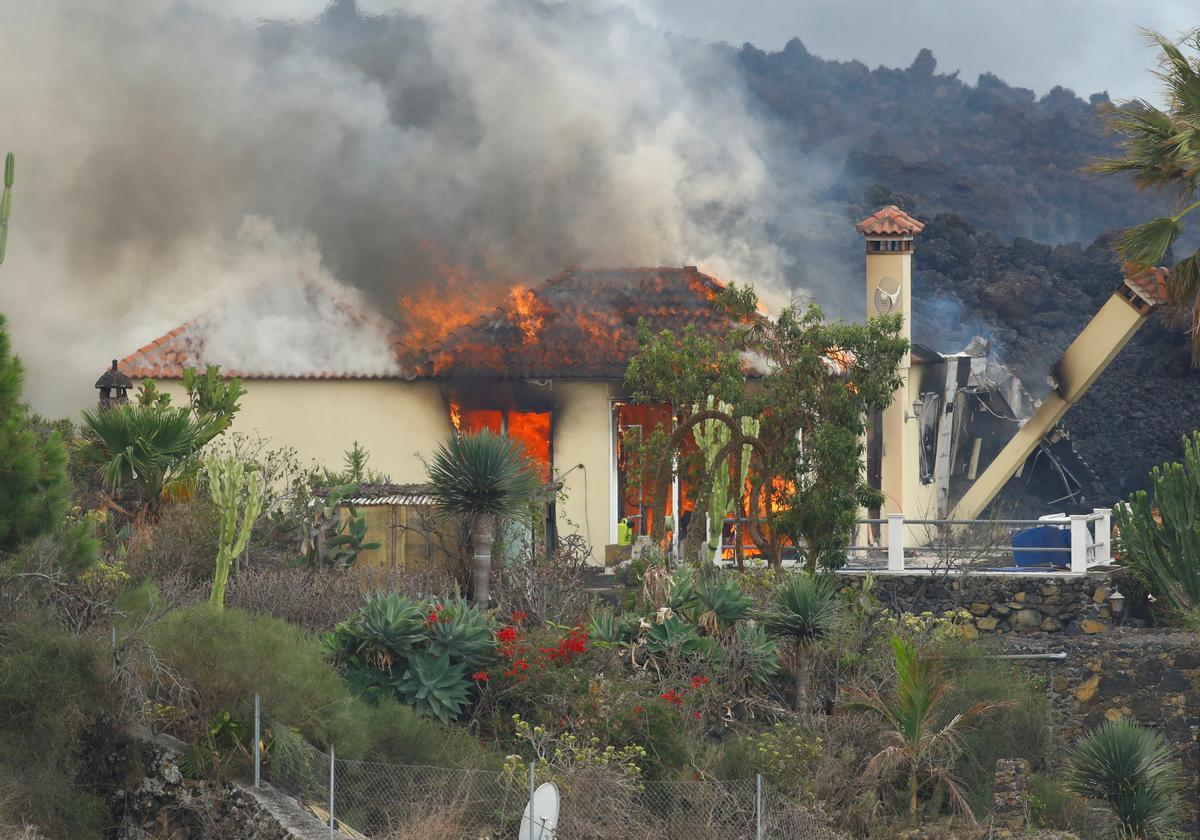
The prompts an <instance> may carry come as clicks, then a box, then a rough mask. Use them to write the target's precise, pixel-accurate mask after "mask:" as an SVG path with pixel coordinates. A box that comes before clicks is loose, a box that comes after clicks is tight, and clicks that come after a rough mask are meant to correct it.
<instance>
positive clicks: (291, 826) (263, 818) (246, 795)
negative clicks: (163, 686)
mask: <svg viewBox="0 0 1200 840" xmlns="http://www.w3.org/2000/svg"><path fill="white" fill-rule="evenodd" d="M186 750H187V746H186V745H185V744H183V743H182V742H179V741H177V740H175V739H173V738H170V737H167V736H163V735H159V736H151V735H149V733H142V734H140V735H138V736H136V737H131V738H120V739H118V741H117V743H116V746H115V749H114V750H112V751H111V752H110V754H109V755H108V756H107V757H106V759H105V760H106V761H107V762H108V763H109V764H110V765H113V766H116V765H129V764H130V763H134V764H135V765H138V767H137V769H138V770H140V772H139V773H137V774H136V778H135V779H134V781H135V782H136V783H135V784H129V785H127V786H126V788H125V789H120V790H115V791H111V792H109V794H108V799H109V807H110V811H111V813H112V815H113V818H114V820H115V821H116V822H117V823H118V824H120V825H121V826H122V829H121V831H120V833H118V835H117V836H118V837H128V838H143V837H188V838H196V840H328V838H330V837H334V838H341V839H342V840H345V835H344V834H342V833H340V832H335V833H330V831H329V828H328V826H325V825H323V824H322V823H321V822H320V821H319V820H317V819H316V818H315V817H313V816H312V815H311V814H309V813H308V812H306V811H304V810H303V809H302V808H301V807H300V806H299V805H298V804H297V803H296V802H295V801H294V800H292V799H290V798H289V797H287V796H285V795H283V794H282V793H280V792H279V791H276V790H274V789H273V788H271V787H270V786H269V785H263V787H262V788H258V789H255V788H253V787H250V786H247V785H243V784H241V783H239V782H237V781H233V780H225V781H207V780H203V781H195V780H191V779H187V778H185V777H184V775H183V773H182V771H181V770H180V763H181V762H182V760H183V756H184V755H185V753H186ZM126 775H128V773H127V774H126Z"/></svg>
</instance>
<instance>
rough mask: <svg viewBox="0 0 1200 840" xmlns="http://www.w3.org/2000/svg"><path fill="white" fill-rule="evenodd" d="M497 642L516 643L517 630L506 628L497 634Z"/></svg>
mask: <svg viewBox="0 0 1200 840" xmlns="http://www.w3.org/2000/svg"><path fill="white" fill-rule="evenodd" d="M496 640H497V641H500V642H515V641H516V640H517V628H515V627H504V628H501V630H500V632H499V633H497V634H496Z"/></svg>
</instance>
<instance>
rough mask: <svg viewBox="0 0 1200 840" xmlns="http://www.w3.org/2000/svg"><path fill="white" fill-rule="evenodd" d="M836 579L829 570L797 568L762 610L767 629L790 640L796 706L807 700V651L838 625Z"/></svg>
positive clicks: (828, 636) (800, 705)
mask: <svg viewBox="0 0 1200 840" xmlns="http://www.w3.org/2000/svg"><path fill="white" fill-rule="evenodd" d="M837 587H838V581H837V578H836V577H834V576H833V575H832V574H828V573H826V574H814V573H812V572H808V571H803V572H796V573H795V574H793V575H792V576H791V577H790V578H788V579H787V580H786V581H784V582H783V583H781V584H780V585H779V586H778V587H776V589H775V592H774V594H773V596H772V599H771V604H770V606H769V607H768V608H767V609H766V610H765V611H764V612H763V614H762V616H761V617H762V622H763V625H764V627H765V628H766V630H767V633H768V634H770V635H771V636H774V637H775V638H777V639H780V640H782V641H785V642H787V643H789V649H788V654H789V656H788V659H789V662H788V668H789V670H790V671H791V673H792V679H793V684H794V687H795V702H796V708H797V709H800V708H802V707H803V706H804V704H805V703H806V702H807V698H808V682H809V678H810V676H811V675H810V666H809V662H808V657H807V655H806V654H807V653H808V652H809V650H810V649H811V648H812V646H813V645H815V644H816V643H818V642H820V641H823V640H825V639H828V638H830V637H831V636H832V635H833V634H834V633H836V632H837V629H838V627H840V626H841V616H842V611H841V605H840V604H839V602H838V593H837Z"/></svg>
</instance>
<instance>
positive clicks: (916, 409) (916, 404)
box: [904, 400, 925, 422]
mask: <svg viewBox="0 0 1200 840" xmlns="http://www.w3.org/2000/svg"><path fill="white" fill-rule="evenodd" d="M924 407H925V400H913V404H912V409H913V413H912V414H909V413H908V411H907V409H906V410H905V412H904V420H905V422H908V421H909V420H919V419H920V418H921V409H922V408H924Z"/></svg>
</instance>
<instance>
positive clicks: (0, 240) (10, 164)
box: [0, 152, 16, 263]
mask: <svg viewBox="0 0 1200 840" xmlns="http://www.w3.org/2000/svg"><path fill="white" fill-rule="evenodd" d="M15 174H16V161H15V160H14V159H13V153H12V152H9V153H8V154H7V155H5V157H4V194H3V196H0V263H3V262H4V252H5V249H6V248H7V247H8V213H9V211H10V210H12V185H13V176H14V175H15Z"/></svg>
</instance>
